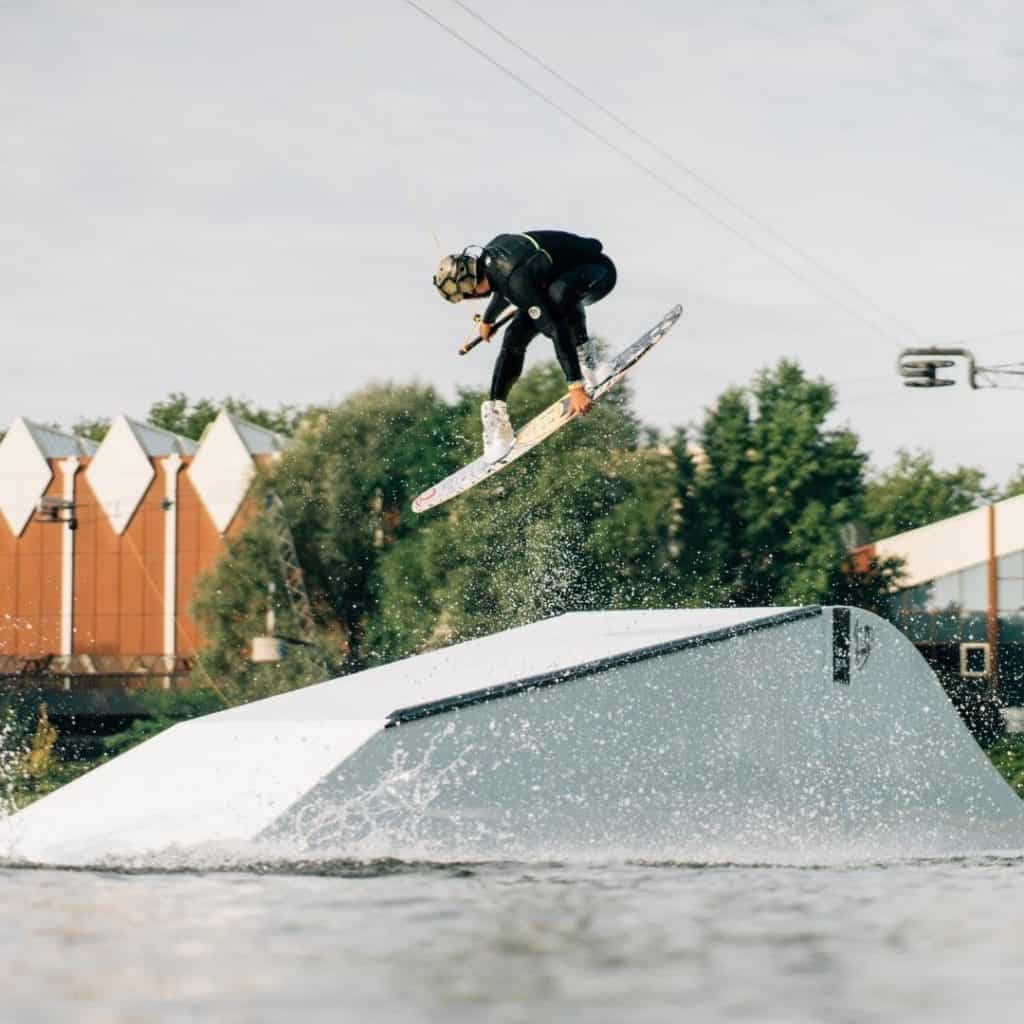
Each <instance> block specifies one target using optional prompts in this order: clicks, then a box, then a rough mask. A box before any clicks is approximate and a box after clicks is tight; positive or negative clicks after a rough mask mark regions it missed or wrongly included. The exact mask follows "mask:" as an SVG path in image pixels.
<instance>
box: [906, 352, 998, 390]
mask: <svg viewBox="0 0 1024 1024" xmlns="http://www.w3.org/2000/svg"><path fill="white" fill-rule="evenodd" d="M943 356H947V357H948V356H952V357H954V358H951V359H950V358H940V357H943ZM958 358H959V359H964V360H966V362H967V380H968V383H969V384H970V385H971V387H972V388H976V387H977V386H978V385H977V383H976V381H975V374H976V370H975V365H974V356H973V355H972V354H971V353H970V352H968V351H967V349H964V348H905V349H904V350H903V351H902V352H901V353H900V354H899V359H898V360H897V363H896V369H897V371H898V372H899V375H900V376H901V377H902V378H903V386H904V387H908V388H948V387H952V386H953V385H954V384H955V383H956V381H955V380H950V379H949V378H948V377H940V376H939V375H938V371H939V370H948V369H949V368H950V367H951V366H956V361H957V359H958Z"/></svg>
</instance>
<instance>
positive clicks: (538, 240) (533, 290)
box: [483, 231, 616, 401]
mask: <svg viewBox="0 0 1024 1024" xmlns="http://www.w3.org/2000/svg"><path fill="white" fill-rule="evenodd" d="M601 249H602V245H601V243H600V242H599V241H598V240H597V239H596V238H581V237H580V236H579V235H572V234H569V232H567V231H530V232H528V233H526V234H522V235H498V237H497V238H494V239H492V240H491V241H490V242H488V243H487V245H485V246H484V247H483V250H484V254H483V265H484V273H485V274H486V275H487V280H488V281H489V282H490V285H491V289H492V298H491V301H490V303H489V304H488V306H487V310H486V312H485V313H484V317H483V319H484V322H485V323H494V321H495V320H497V319H498V317H499V316H500V315H501V312H502V310H504V309H505V307H506V306H508V305H510V304H511V303H515V305H516V306H518V307H519V312H518V313H517V314H516V315H515V317H514V318H513V320H512V322H511V323H510V324H509V325H508V327H507V328H506V330H505V337H504V339H503V340H502V345H501V352H500V353H499V354H498V361H497V363H495V366H494V377H493V379H492V381H491V398H492V400H493V399H500V400H501V401H505V399H507V398H508V393H509V391H511V389H512V385H513V384H515V382H516V381H517V380H518V379H519V375H520V374H521V373H522V372H523V360H524V359H525V357H526V346H527V345H529V344H530V342H531V341H533V339H534V338H535V337H536V336H537V335H538V334H546V335H547V336H548V337H549V338H551V339H552V341H554V343H555V355H557V356H558V362H559V365H560V366H561V367H562V371H563V372H564V373H565V377H566V379H567V380H568V381H569V382H570V383H571V382H573V381H578V380H579V379H580V360H579V356H578V355H577V354H576V349H577V348H578V347H579V346H580V345H582V344H583V343H584V342H585V341H587V320H586V314H585V313H584V311H583V307H584V306H590V305H592V304H593V303H595V302H597V301H598V300H599V299H603V298H604V297H605V296H606V295H607V294H608V293H609V292H610V291H611V290H612V288H614V287H615V278H616V274H615V264H614V263H612V261H611V260H610V259H609V258H608V257H607V256H606V255H605V254H604V253H603V252H602V251H601Z"/></svg>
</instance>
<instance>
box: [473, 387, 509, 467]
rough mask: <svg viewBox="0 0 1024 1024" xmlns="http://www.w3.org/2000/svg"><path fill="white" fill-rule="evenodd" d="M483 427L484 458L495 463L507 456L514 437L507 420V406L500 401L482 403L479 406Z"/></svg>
mask: <svg viewBox="0 0 1024 1024" xmlns="http://www.w3.org/2000/svg"><path fill="white" fill-rule="evenodd" d="M480 419H481V421H482V422H483V427H484V458H485V459H486V460H487V461H488V462H497V461H498V459H502V458H504V457H505V456H506V455H508V453H509V451H510V450H511V448H512V445H513V443H514V442H515V439H516V435H515V432H514V431H513V430H512V424H511V423H510V422H509V418H508V406H507V405H506V404H505V403H504V402H501V401H495V402H484V404H483V405H481V406H480Z"/></svg>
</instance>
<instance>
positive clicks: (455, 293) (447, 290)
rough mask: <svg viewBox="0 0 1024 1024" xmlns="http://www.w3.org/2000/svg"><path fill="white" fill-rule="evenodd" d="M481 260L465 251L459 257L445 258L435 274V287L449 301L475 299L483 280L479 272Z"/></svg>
mask: <svg viewBox="0 0 1024 1024" xmlns="http://www.w3.org/2000/svg"><path fill="white" fill-rule="evenodd" d="M478 266H479V260H478V259H477V257H476V256H468V255H467V254H466V252H465V250H463V251H462V252H460V253H459V254H458V255H454V254H453V255H451V256H445V258H444V259H443V260H441V263H440V265H439V266H438V268H437V273H435V274H434V287H435V288H436V289H437V290H438V291H439V292H440V293H441V294H442V295H443V296H444V297H445V298H446V299H447V300H448V301H449V302H461V301H462V300H463V299H468V298H473V297H475V295H476V288H477V285H479V283H480V281H481V280H482V279H483V274H482V273H481V272H480V271H478V269H477V267H478Z"/></svg>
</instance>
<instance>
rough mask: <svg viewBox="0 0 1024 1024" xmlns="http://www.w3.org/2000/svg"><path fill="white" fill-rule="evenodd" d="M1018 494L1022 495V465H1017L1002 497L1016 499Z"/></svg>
mask: <svg viewBox="0 0 1024 1024" xmlns="http://www.w3.org/2000/svg"><path fill="white" fill-rule="evenodd" d="M1018 494H1024V464H1022V465H1019V466H1018V467H1017V470H1016V472H1015V473H1014V474H1013V476H1011V477H1010V479H1009V480H1007V482H1006V487H1005V489H1004V490H1003V493H1002V497H1004V498H1016V497H1017V495H1018Z"/></svg>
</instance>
